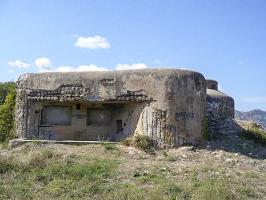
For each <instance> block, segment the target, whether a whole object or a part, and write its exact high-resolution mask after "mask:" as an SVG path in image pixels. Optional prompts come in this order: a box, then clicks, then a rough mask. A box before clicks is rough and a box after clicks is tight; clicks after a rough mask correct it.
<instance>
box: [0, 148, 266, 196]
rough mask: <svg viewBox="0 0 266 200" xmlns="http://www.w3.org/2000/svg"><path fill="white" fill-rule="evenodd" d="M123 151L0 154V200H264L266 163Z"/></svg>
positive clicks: (223, 155)
mask: <svg viewBox="0 0 266 200" xmlns="http://www.w3.org/2000/svg"><path fill="white" fill-rule="evenodd" d="M155 153H156V154H152V155H151V154H148V153H146V152H144V151H140V150H138V149H135V148H133V147H127V146H122V145H106V144H103V145H81V146H72V145H59V144H54V145H37V144H26V145H24V146H22V147H19V148H16V149H13V150H8V151H6V150H5V151H2V152H1V153H0V199H118V200H119V199H210V200H212V199H265V197H266V181H265V180H266V162H265V160H255V159H252V158H249V157H246V156H242V155H235V154H233V153H228V152H224V151H221V150H220V151H218V150H217V151H209V150H207V149H201V150H195V151H191V150H190V149H189V148H179V149H172V150H164V151H155Z"/></svg>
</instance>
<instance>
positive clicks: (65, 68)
mask: <svg viewBox="0 0 266 200" xmlns="http://www.w3.org/2000/svg"><path fill="white" fill-rule="evenodd" d="M108 70H109V69H107V68H105V67H98V66H97V65H81V66H79V67H71V66H61V67H58V68H56V69H55V70H54V71H56V72H82V71H108Z"/></svg>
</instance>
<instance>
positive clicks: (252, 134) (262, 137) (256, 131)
mask: <svg viewBox="0 0 266 200" xmlns="http://www.w3.org/2000/svg"><path fill="white" fill-rule="evenodd" d="M242 135H243V136H244V137H246V138H248V139H251V140H254V141H255V142H259V143H262V144H266V131H264V130H263V129H260V128H257V127H249V128H248V129H247V130H244V131H242Z"/></svg>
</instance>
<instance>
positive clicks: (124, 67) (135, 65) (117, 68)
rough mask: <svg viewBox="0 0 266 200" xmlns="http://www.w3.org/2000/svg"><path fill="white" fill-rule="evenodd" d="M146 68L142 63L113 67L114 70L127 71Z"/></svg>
mask: <svg viewBox="0 0 266 200" xmlns="http://www.w3.org/2000/svg"><path fill="white" fill-rule="evenodd" d="M145 68H148V66H147V65H146V64H144V63H136V64H132V65H129V64H118V65H116V67H115V70H129V69H145Z"/></svg>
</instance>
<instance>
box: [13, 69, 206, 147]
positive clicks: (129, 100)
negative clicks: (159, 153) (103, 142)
mask: <svg viewBox="0 0 266 200" xmlns="http://www.w3.org/2000/svg"><path fill="white" fill-rule="evenodd" d="M205 97H206V82H205V79H204V77H203V76H202V75H201V74H199V73H196V72H191V71H186V70H175V69H147V70H134V71H131V70H129V71H111V72H72V73H42V74H27V75H24V76H22V77H20V79H19V81H18V90H17V113H16V122H17V134H18V136H20V137H23V138H33V137H40V133H42V135H43V137H45V138H46V139H47V137H50V139H66V138H67V139H70V138H71V139H78V140H94V139H95V137H100V138H101V137H102V138H104V139H112V140H118V139H121V138H123V137H126V136H128V135H131V134H145V135H149V136H151V137H152V138H153V139H155V140H156V141H158V142H159V143H162V144H164V143H165V144H170V145H179V144H183V143H186V142H187V143H198V142H200V140H201V135H202V131H203V126H204V118H205V105H206V102H205ZM76 103H80V104H81V110H80V111H79V112H80V113H79V114H80V115H81V116H83V117H81V118H82V120H81V119H79V120H76V119H75V118H77V117H75V116H76V115H77V114H76V113H75V112H76V111H75V105H76ZM47 104H52V105H60V104H64V105H71V106H72V107H73V112H72V124H71V126H53V127H42V126H40V123H39V122H40V119H38V117H37V115H38V113H39V112H40V111H41V109H42V108H43V106H45V105H47ZM95 105H96V106H100V107H101V106H107V105H108V106H114V107H116V109H114V110H113V112H112V125H111V126H110V127H91V126H87V124H86V116H87V108H88V107H90V106H95ZM117 119H118V120H122V124H123V131H122V132H121V133H119V134H116V133H115V121H116V120H117ZM36 130H38V132H37V131H36ZM37 133H38V134H37ZM36 134H37V135H36ZM114 136H115V138H113V137H114Z"/></svg>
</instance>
